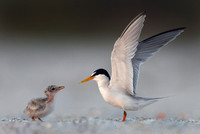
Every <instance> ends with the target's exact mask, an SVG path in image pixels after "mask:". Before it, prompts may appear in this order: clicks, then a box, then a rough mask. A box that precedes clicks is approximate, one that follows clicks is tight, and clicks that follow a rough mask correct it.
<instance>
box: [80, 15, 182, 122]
mask: <svg viewBox="0 0 200 134" xmlns="http://www.w3.org/2000/svg"><path fill="white" fill-rule="evenodd" d="M145 17H146V14H145V12H143V13H141V14H139V15H138V16H137V17H135V18H134V19H133V20H132V21H131V22H130V23H129V24H128V26H127V27H126V28H125V30H124V31H123V32H122V34H121V36H120V37H119V38H118V39H117V41H116V42H115V44H114V48H113V50H112V54H111V65H112V77H111V78H110V76H109V74H108V72H107V71H106V70H105V69H98V70H95V71H94V72H93V73H92V75H91V76H90V77H88V78H86V79H85V80H83V81H81V83H83V82H86V81H89V80H92V79H93V80H95V81H96V82H97V84H98V87H99V90H100V93H101V95H102V96H103V98H104V100H105V101H106V102H107V103H109V104H111V105H113V106H116V107H118V108H121V109H123V111H124V116H123V120H122V121H125V120H126V115H127V113H126V111H127V110H130V111H136V110H139V109H141V108H143V107H145V106H147V105H149V104H152V103H153V102H155V101H157V100H158V99H161V98H143V97H139V96H137V94H136V89H137V84H138V78H139V70H140V65H141V64H142V63H144V62H145V61H146V60H147V59H149V58H150V57H152V56H153V55H154V53H156V52H157V51H158V50H159V49H160V48H161V47H162V46H165V45H167V44H168V43H169V42H171V41H172V40H174V39H175V38H176V37H177V36H178V35H180V34H181V33H182V32H183V31H184V28H177V29H173V30H169V31H166V32H163V33H160V34H157V35H155V36H152V37H150V38H147V39H145V40H143V41H141V42H139V41H138V39H139V37H140V33H141V31H142V27H143V23H144V20H145Z"/></svg>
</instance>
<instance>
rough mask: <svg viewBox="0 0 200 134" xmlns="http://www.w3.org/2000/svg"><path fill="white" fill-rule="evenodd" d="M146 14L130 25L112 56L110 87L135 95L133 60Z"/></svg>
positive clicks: (120, 38)
mask: <svg viewBox="0 0 200 134" xmlns="http://www.w3.org/2000/svg"><path fill="white" fill-rule="evenodd" d="M145 17H146V15H145V13H144V12H143V13H141V14H139V15H138V16H137V17H136V18H135V19H133V20H132V21H131V23H129V25H128V26H127V27H126V28H125V30H124V31H123V33H122V34H121V36H120V37H119V38H118V40H117V41H116V42H115V45H114V48H113V51H112V54H111V64H112V77H111V81H110V85H113V86H114V85H115V86H116V85H117V86H118V87H120V89H124V90H126V91H127V92H128V93H129V94H132V95H133V66H132V61H131V59H132V58H133V57H134V55H135V52H136V50H137V45H138V39H139V36H140V33H141V30H142V27H143V23H144V20H145Z"/></svg>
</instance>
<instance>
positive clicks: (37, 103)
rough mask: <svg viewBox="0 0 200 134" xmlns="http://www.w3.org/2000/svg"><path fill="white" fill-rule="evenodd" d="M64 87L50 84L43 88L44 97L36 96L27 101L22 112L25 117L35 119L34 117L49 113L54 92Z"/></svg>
mask: <svg viewBox="0 0 200 134" xmlns="http://www.w3.org/2000/svg"><path fill="white" fill-rule="evenodd" d="M63 88H65V87H64V86H56V85H51V86H48V88H47V89H46V90H45V94H46V96H47V97H46V98H37V99H33V100H31V101H30V102H29V103H28V106H27V107H26V109H25V110H24V113H25V114H26V116H27V117H29V118H32V120H33V121H35V118H38V119H39V120H40V121H42V120H41V119H40V118H41V117H44V116H46V115H48V114H49V113H51V111H52V109H53V102H54V96H55V94H56V93H57V92H58V91H60V90H61V89H63Z"/></svg>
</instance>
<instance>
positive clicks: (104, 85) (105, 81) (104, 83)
mask: <svg viewBox="0 0 200 134" xmlns="http://www.w3.org/2000/svg"><path fill="white" fill-rule="evenodd" d="M94 80H95V81H96V82H97V84H98V87H99V90H100V92H101V94H102V95H103V94H104V90H108V86H109V83H110V80H109V78H108V77H107V76H105V75H98V76H96V77H95V78H94Z"/></svg>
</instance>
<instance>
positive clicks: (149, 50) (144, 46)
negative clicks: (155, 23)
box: [132, 28, 185, 93]
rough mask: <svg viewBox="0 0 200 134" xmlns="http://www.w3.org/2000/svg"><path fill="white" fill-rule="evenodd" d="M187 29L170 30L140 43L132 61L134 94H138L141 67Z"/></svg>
mask: <svg viewBox="0 0 200 134" xmlns="http://www.w3.org/2000/svg"><path fill="white" fill-rule="evenodd" d="M184 29H185V28H177V29H173V30H169V31H166V32H163V33H160V34H157V35H155V36H152V37H150V38H148V39H145V40H143V41H141V42H140V43H139V45H138V46H137V51H136V52H135V56H134V58H133V59H132V64H133V76H134V78H133V92H134V93H136V89H137V84H138V78H139V71H140V65H141V64H142V63H144V62H145V61H146V60H147V59H149V58H150V57H152V56H153V55H154V53H156V52H157V51H158V50H159V49H160V48H161V47H162V46H165V45H167V44H168V43H169V42H171V41H173V40H174V39H176V37H177V36H178V35H180V34H181V33H182V32H183V31H184Z"/></svg>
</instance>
